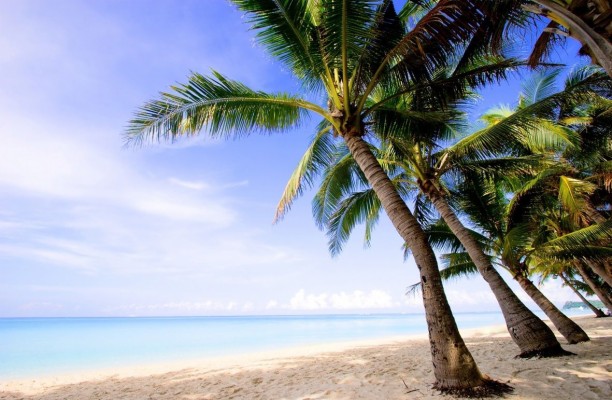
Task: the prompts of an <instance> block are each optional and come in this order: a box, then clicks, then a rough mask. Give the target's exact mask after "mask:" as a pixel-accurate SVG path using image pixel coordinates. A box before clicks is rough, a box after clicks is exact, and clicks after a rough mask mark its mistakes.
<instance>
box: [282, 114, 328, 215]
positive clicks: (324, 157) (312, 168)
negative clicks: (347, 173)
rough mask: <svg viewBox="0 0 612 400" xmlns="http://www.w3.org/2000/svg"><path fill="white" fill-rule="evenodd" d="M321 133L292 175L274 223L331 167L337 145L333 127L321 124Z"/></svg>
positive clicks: (316, 136)
mask: <svg viewBox="0 0 612 400" xmlns="http://www.w3.org/2000/svg"><path fill="white" fill-rule="evenodd" d="M319 128H320V130H319V132H318V133H317V134H316V135H315V137H314V138H313V140H312V141H311V143H310V145H309V146H308V148H307V149H306V152H305V153H304V154H303V155H302V158H301V160H300V162H299V163H298V165H297V167H296V168H295V170H294V171H293V173H292V174H291V177H290V178H289V181H288V182H287V185H286V186H285V190H284V192H283V194H282V196H281V199H280V201H279V203H278V206H277V207H276V215H275V216H274V222H277V221H279V220H280V219H282V218H283V216H284V215H285V214H286V213H287V212H288V211H289V209H290V208H291V205H292V204H293V201H294V200H295V199H296V198H297V197H298V196H300V195H301V194H302V193H303V191H304V190H305V189H307V188H310V187H312V185H313V184H314V180H315V178H316V177H317V176H319V175H320V174H322V172H323V169H324V168H326V167H327V166H329V165H330V164H331V163H332V162H333V159H334V156H335V154H336V153H335V152H336V149H337V148H336V145H335V142H334V138H333V136H332V135H330V134H329V131H330V130H331V129H332V127H330V126H329V124H328V123H327V122H323V123H321V124H319Z"/></svg>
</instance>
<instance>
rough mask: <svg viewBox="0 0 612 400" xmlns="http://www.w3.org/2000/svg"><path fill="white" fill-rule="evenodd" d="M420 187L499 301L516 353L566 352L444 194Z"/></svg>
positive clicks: (563, 353)
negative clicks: (491, 258) (511, 284)
mask: <svg viewBox="0 0 612 400" xmlns="http://www.w3.org/2000/svg"><path fill="white" fill-rule="evenodd" d="M421 186H422V188H421V189H422V191H423V192H424V193H425V195H426V196H427V197H428V198H429V199H430V200H431V202H432V203H433V205H434V207H436V210H438V212H439V213H440V215H441V216H442V219H444V221H445V222H446V224H447V225H448V227H449V228H450V230H451V231H452V232H453V233H454V234H455V236H457V238H458V239H459V241H460V242H461V244H462V245H463V247H465V250H466V251H467V252H468V254H469V255H470V258H471V259H472V261H473V262H474V264H475V265H476V268H478V271H479V272H480V274H481V275H482V277H483V278H484V280H485V281H487V283H488V284H489V287H490V288H491V290H492V291H493V294H494V295H495V298H496V299H497V303H498V304H499V306H500V308H501V311H502V313H503V314H504V319H505V320H506V327H507V328H508V332H509V333H510V336H511V337H512V340H514V343H516V344H517V345H518V347H519V349H520V350H521V354H519V357H533V356H539V357H557V356H563V355H568V352H566V351H565V350H563V349H562V348H561V345H560V344H559V341H558V340H557V338H556V337H555V334H554V333H553V331H552V330H551V329H550V328H549V327H548V325H546V324H545V323H544V322H543V321H542V320H541V319H540V318H538V317H537V316H536V315H535V314H534V313H533V312H531V310H529V309H528V308H527V307H526V306H525V305H524V304H523V303H522V302H521V300H520V299H519V298H518V297H517V296H516V294H515V293H514V292H513V291H512V289H510V287H509V286H508V284H507V283H506V281H504V279H503V278H502V277H501V275H500V274H499V272H497V270H496V269H495V268H493V266H492V265H491V262H490V261H489V259H488V258H487V256H486V255H485V254H484V252H483V251H482V249H481V247H480V245H479V244H478V242H477V241H476V240H475V239H474V237H473V236H472V235H471V234H470V232H469V231H468V230H467V229H466V228H465V227H464V226H463V224H462V223H461V221H459V218H457V216H456V215H455V212H454V211H453V210H452V209H451V207H450V206H449V204H448V202H447V201H446V199H444V197H443V196H442V195H441V194H439V193H436V192H437V189H436V188H435V187H433V185H431V184H430V186H428V185H426V184H424V183H422V184H421Z"/></svg>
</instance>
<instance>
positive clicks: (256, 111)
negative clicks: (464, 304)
mask: <svg viewBox="0 0 612 400" xmlns="http://www.w3.org/2000/svg"><path fill="white" fill-rule="evenodd" d="M233 3H234V4H236V5H237V6H238V8H239V9H240V10H241V11H243V12H244V13H245V14H246V15H247V17H248V19H249V22H250V23H251V25H252V27H253V28H254V29H255V30H256V31H257V39H258V41H259V42H260V43H261V44H262V45H263V47H264V48H266V50H268V51H269V52H270V53H271V54H272V55H273V56H274V57H275V58H276V59H278V60H280V61H281V62H282V63H284V64H285V65H286V67H287V68H288V69H289V70H290V71H291V72H292V73H293V74H294V75H295V76H296V77H297V78H298V79H300V80H301V81H302V82H303V87H304V89H305V90H307V91H309V93H310V94H324V98H323V101H322V104H320V103H316V102H312V101H309V100H307V98H306V97H305V96H300V95H288V94H279V93H277V94H269V93H264V92H261V91H256V90H253V89H250V88H248V87H247V86H245V85H243V84H241V83H239V82H236V81H233V80H230V79H229V78H227V77H225V76H223V75H221V74H219V73H217V72H213V74H212V76H209V77H207V76H203V75H201V74H197V73H194V74H193V75H192V76H191V77H190V78H189V80H188V82H187V83H186V84H182V85H179V86H175V87H173V88H172V91H171V92H168V93H162V94H161V95H160V98H159V99H157V100H153V101H150V102H148V103H147V104H145V105H144V106H143V107H141V109H140V110H139V111H138V112H137V114H136V116H135V117H134V119H133V120H132V121H131V122H130V127H129V128H128V131H127V138H128V141H130V142H131V143H140V142H142V141H144V140H162V139H164V140H172V139H173V138H175V137H177V136H179V135H192V134H197V133H199V132H200V131H202V130H206V131H207V132H208V134H209V135H210V136H213V137H219V136H232V135H240V134H248V133H251V132H255V131H260V132H277V131H281V130H286V129H288V128H290V127H295V126H297V125H298V124H299V123H300V122H301V121H302V120H303V118H304V117H305V115H306V114H307V113H309V112H311V113H315V114H318V115H319V116H320V117H321V118H323V119H324V120H325V121H326V123H327V124H329V125H330V126H331V127H332V129H331V130H328V131H326V132H327V134H330V135H335V136H337V137H338V138H339V139H341V140H342V141H343V142H344V143H345V144H346V146H347V148H348V149H349V151H350V152H351V154H352V156H353V158H354V159H355V160H356V162H357V164H358V165H359V168H360V169H361V170H362V171H363V173H364V175H365V176H366V178H367V180H368V182H369V183H370V185H371V186H372V187H373V188H374V190H375V192H376V194H377V196H378V198H379V199H380V201H381V204H382V207H383V209H384V210H385V212H386V213H387V215H388V216H389V218H390V219H391V221H392V223H393V225H394V227H395V228H396V230H397V231H398V233H399V234H400V236H401V237H402V238H403V239H404V241H405V242H406V243H407V244H408V246H409V247H410V248H411V249H412V251H413V254H414V258H415V261H416V264H417V266H418V268H419V272H420V275H421V282H422V287H423V301H424V305H425V312H426V319H427V323H428V326H429V334H430V344H431V350H432V358H433V364H434V375H435V377H436V387H438V388H439V389H441V390H445V391H462V390H464V391H467V392H475V391H478V390H483V391H484V392H486V391H487V390H493V391H504V390H508V386H507V385H504V384H498V383H495V382H494V381H492V380H490V379H489V378H487V377H485V376H484V375H483V374H481V373H480V371H479V370H478V367H477V366H476V363H475V362H474V360H473V358H472V356H471V354H470V353H469V351H468V350H467V347H466V346H465V343H464V342H463V340H462V339H461V337H460V335H459V332H458V330H457V326H456V324H455V321H454V319H453V317H452V314H451V311H450V307H449V306H448V302H447V300H446V297H445V295H444V291H443V288H442V283H441V280H440V276H439V271H438V268H437V262H436V258H435V255H434V253H433V251H432V250H431V247H430V246H429V245H428V243H427V237H426V235H425V234H424V232H423V230H422V229H421V227H420V226H419V224H418V221H417V220H416V219H415V218H414V215H413V214H412V213H411V212H410V210H409V209H408V207H407V206H406V204H405V203H404V201H403V200H402V198H401V196H400V195H399V194H398V192H397V190H396V189H395V187H394V185H393V183H392V182H391V180H390V179H389V177H388V176H387V174H386V173H385V171H384V169H383V168H382V167H381V166H380V164H379V163H378V160H377V159H376V157H375V156H374V155H373V153H372V151H371V150H370V146H369V144H368V143H367V142H366V140H365V138H366V134H368V133H369V130H368V121H369V120H371V118H372V117H371V114H372V111H373V108H374V107H376V104H371V102H370V99H371V98H372V94H373V93H374V92H375V91H377V90H381V88H386V87H394V88H397V90H400V91H402V90H408V88H410V87H414V86H415V85H424V86H427V84H428V82H430V81H431V72H432V71H434V70H435V69H436V68H438V67H440V66H443V65H445V64H446V63H447V61H448V57H449V55H451V54H452V53H453V51H455V49H456V48H457V47H461V46H464V45H466V44H467V43H468V42H469V40H470V39H472V38H474V37H475V33H479V35H478V43H477V46H475V47H474V48H473V49H471V52H473V53H474V54H476V53H482V52H484V51H486V50H485V47H487V48H494V47H495V45H496V44H499V42H500V38H501V25H502V24H501V20H500V19H501V17H502V16H507V15H508V14H509V13H511V12H512V10H513V9H514V8H513V7H514V6H513V5H511V4H510V3H511V2H510V1H499V2H488V1H484V0H480V1H477V0H471V1H470V0H454V1H453V0H442V1H438V2H435V5H432V6H431V8H429V9H428V10H427V11H426V12H423V13H422V17H421V18H419V19H418V20H414V19H411V18H410V16H409V15H408V16H407V20H406V22H404V21H402V19H401V18H400V15H402V16H404V17H406V15H405V14H404V13H403V12H400V13H399V15H398V13H396V11H395V8H394V5H393V2H392V1H372V0H233ZM423 3H424V4H425V3H428V2H423ZM413 6H414V5H413V4H412V3H410V2H409V4H408V6H407V7H408V8H414V7H413ZM449 86H450V87H451V88H454V89H456V90H460V88H457V87H453V86H452V85H449ZM400 94H401V93H400V92H398V93H396V95H400ZM389 100H390V99H382V100H380V101H379V103H380V104H384V103H385V102H387V101H389ZM443 100H444V98H443V96H440V99H439V101H443Z"/></svg>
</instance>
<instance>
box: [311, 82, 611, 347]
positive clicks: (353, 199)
mask: <svg viewBox="0 0 612 400" xmlns="http://www.w3.org/2000/svg"><path fill="white" fill-rule="evenodd" d="M555 76H556V75H555V74H549V75H548V76H546V79H540V80H537V82H535V83H534V84H533V85H532V86H535V87H537V88H539V92H540V93H538V91H536V92H534V91H533V90H531V91H526V96H525V97H528V98H530V99H529V100H528V99H526V98H524V99H523V100H522V107H521V111H520V113H517V114H516V115H510V116H508V118H507V121H506V120H505V121H504V122H503V123H500V124H496V125H495V126H493V127H489V128H486V129H483V130H482V131H478V132H475V133H474V134H472V135H469V136H468V137H466V138H464V139H462V140H460V141H458V142H457V143H455V144H453V145H451V146H450V147H446V148H440V147H439V144H438V143H440V142H443V141H444V140H446V139H447V138H446V136H447V135H445V134H443V133H439V134H436V127H435V126H433V125H431V124H430V125H431V126H430V127H429V128H428V129H427V130H426V131H427V132H428V135H427V136H422V135H421V136H419V135H418V133H419V132H420V131H422V129H419V130H417V132H416V135H413V136H411V135H410V131H411V129H410V128H411V126H410V125H409V124H408V123H402V119H403V116H404V115H406V114H409V113H410V112H415V111H416V110H412V109H410V107H411V106H412V103H416V104H423V103H424V100H423V98H422V97H418V98H417V97H415V96H414V95H412V96H411V97H410V99H396V100H397V101H396V102H394V103H390V104H386V105H385V106H381V107H379V109H378V110H377V112H376V116H377V119H376V121H377V122H376V123H375V126H376V127H378V128H379V129H383V128H386V129H385V130H386V131H392V130H391V129H390V127H393V128H395V129H398V127H399V128H400V129H402V134H401V135H397V137H394V136H393V135H392V134H389V133H386V136H385V139H386V143H384V147H385V149H384V151H382V152H379V153H381V154H380V155H379V157H381V160H382V162H381V163H382V164H383V165H386V166H389V167H394V168H395V169H396V170H397V169H399V170H400V171H399V172H397V173H396V175H395V178H396V179H395V182H396V185H397V186H401V187H405V186H406V185H412V186H413V187H415V188H418V190H419V191H420V192H421V193H422V194H423V195H424V197H425V198H426V199H427V200H428V201H429V202H431V204H432V205H433V207H434V208H435V210H436V211H437V212H438V213H440V215H441V216H442V218H443V219H444V221H445V222H446V223H447V224H448V226H449V227H450V229H451V230H452V233H453V234H454V235H455V236H456V237H457V238H458V240H459V241H460V242H461V244H462V246H463V248H464V249H466V250H467V253H468V254H469V257H470V258H471V260H472V262H473V263H474V265H475V266H476V270H477V271H478V272H479V273H480V274H481V275H482V276H483V277H484V279H485V280H486V281H487V283H488V284H489V286H490V287H491V289H492V291H493V293H494V294H495V296H496V298H497V300H498V303H499V305H500V307H501V310H502V312H503V314H504V317H505V319H506V324H507V327H508V331H509V332H510V333H511V336H512V338H513V339H514V341H515V342H516V343H517V345H518V346H519V348H520V349H521V355H522V356H526V357H529V356H533V355H535V354H537V355H546V356H554V355H564V354H566V353H565V352H564V351H563V350H562V349H561V347H560V346H559V343H558V342H557V340H556V338H555V336H554V334H553V333H552V331H551V330H550V328H548V326H547V325H546V324H544V323H543V322H542V321H541V320H540V319H539V318H538V317H537V316H535V315H534V314H533V312H531V311H530V310H529V309H528V308H527V307H526V306H525V305H524V304H523V303H522V302H521V301H520V300H519V298H518V297H517V296H516V295H515V294H514V293H513V292H512V290H511V289H510V287H509V286H508V285H507V284H506V282H505V281H504V280H503V279H502V278H501V276H500V275H499V273H498V272H497V271H496V270H495V268H493V266H492V264H491V261H490V259H489V257H487V255H486V254H485V253H484V251H483V249H482V246H481V244H480V243H478V241H477V240H476V239H475V238H474V237H473V235H472V234H471V232H470V230H469V229H467V228H466V227H465V226H464V225H463V223H462V222H461V221H460V219H459V218H458V216H457V214H456V212H455V211H454V210H453V208H452V207H451V204H450V201H449V200H452V198H449V195H450V192H449V189H448V187H447V186H453V184H452V182H451V183H450V185H448V184H445V180H444V177H445V176H446V175H452V174H455V176H454V178H455V180H457V176H456V174H462V175H464V176H465V174H466V173H469V172H470V171H471V170H474V169H475V168H477V169H481V170H482V169H491V168H495V169H500V168H502V167H505V168H506V169H507V168H508V167H510V166H514V167H515V168H516V167H517V166H520V165H521V163H522V165H523V167H522V168H525V165H526V164H525V163H526V162H530V163H531V165H533V160H527V161H525V160H518V159H511V158H509V157H506V158H502V159H499V158H498V159H495V160H491V159H488V160H484V161H481V160H476V161H473V160H469V157H472V159H473V158H474V157H477V158H478V157H480V158H482V156H483V154H486V153H491V149H494V150H502V151H504V148H506V150H505V151H511V150H513V149H508V147H509V145H511V147H513V148H515V147H518V148H521V147H532V148H535V147H542V146H545V145H551V144H557V145H559V144H563V143H567V142H568V140H570V136H571V131H570V132H568V130H567V129H564V128H563V127H558V126H555V125H554V124H552V123H550V122H548V121H547V120H545V119H544V118H543V117H542V115H547V114H550V113H551V112H552V111H551V110H552V109H556V108H558V107H559V104H560V103H561V102H564V101H568V99H570V98H572V97H576V96H577V97H580V98H586V97H588V95H587V94H585V92H587V93H588V91H589V90H592V88H593V87H594V86H595V85H596V83H597V82H598V80H601V79H604V77H602V76H599V75H597V74H595V76H591V75H587V76H586V77H585V79H583V80H578V81H576V82H573V84H572V85H568V86H567V87H566V88H565V90H563V91H562V92H560V93H557V92H551V91H550V90H546V86H547V84H548V85H550V82H552V81H553V80H554V77H555ZM542 81H544V82H542ZM411 102H412V103H411ZM391 106H394V107H395V108H394V107H391ZM413 124H414V122H413ZM442 127H445V125H442ZM534 127H537V128H538V129H534ZM443 130H444V129H443ZM534 131H535V132H534ZM407 132H408V133H407ZM436 138H438V139H440V138H441V139H442V140H438V141H436ZM513 138H514V139H513ZM513 140H514V142H516V143H515V144H514V145H512V142H513ZM502 141H503V142H505V143H502ZM344 157H345V159H344V160H343V161H341V162H337V163H335V162H334V163H332V164H331V168H329V169H328V170H327V173H326V175H327V178H326V179H324V181H323V185H322V186H321V189H320V190H319V192H318V195H317V197H316V198H315V201H316V202H315V210H316V216H317V218H318V220H319V224H320V225H321V226H325V227H327V229H328V233H329V235H330V238H331V241H330V245H331V249H332V251H333V252H337V251H338V250H339V249H340V248H341V244H342V242H343V241H345V240H346V239H347V238H348V236H349V234H350V231H351V230H352V228H353V225H354V224H355V223H357V222H359V221H365V222H366V233H367V234H368V235H370V232H371V227H372V225H373V222H374V221H375V220H376V217H375V214H376V212H377V211H379V209H380V208H379V206H378V205H377V203H376V200H375V199H374V198H373V197H372V195H373V193H372V192H371V191H369V190H368V189H367V188H366V189H365V190H363V191H359V190H358V189H357V188H356V187H355V184H359V183H361V184H363V183H366V182H363V179H361V180H360V179H359V178H358V174H359V171H358V169H356V168H352V169H347V166H348V163H347V161H350V160H349V159H348V157H350V155H349V154H345V155H344ZM351 171H352V172H353V173H356V174H357V175H356V176H355V178H353V179H338V178H337V177H335V176H334V175H339V176H341V177H342V176H346V173H347V172H351ZM334 185H336V186H337V187H336V188H334V187H333V186H334ZM351 186H352V187H351ZM403 190H404V191H405V192H407V191H408V190H409V189H408V188H405V189H403ZM451 197H452V196H451ZM471 200H472V202H473V203H474V204H476V205H477V204H480V203H481V201H480V199H478V198H473V199H471ZM326 209H327V210H326ZM481 211H483V210H481ZM483 212H484V214H483V215H487V213H486V210H484V211H483ZM523 283H524V285H523V286H525V287H527V288H528V289H529V291H530V293H531V294H532V295H534V296H537V297H539V298H542V297H543V295H542V294H541V293H540V292H539V291H538V290H537V288H535V286H533V285H529V283H530V282H529V281H528V280H524V281H523ZM534 289H535V290H534ZM526 290H527V289H526ZM546 300H547V299H546ZM543 301H544V299H542V301H540V304H542V302H543ZM551 305H552V303H550V302H548V304H546V306H547V307H548V308H551V307H550V306H551ZM553 307H554V306H553ZM555 310H556V308H555ZM556 311H558V310H556ZM557 314H561V313H560V311H558V312H557ZM556 317H557V318H555V319H556V320H558V321H560V322H563V324H564V325H565V326H567V328H565V327H564V328H561V330H562V331H563V333H564V334H565V335H566V337H567V339H568V341H569V342H570V343H577V342H580V341H585V340H588V336H587V335H586V333H585V332H584V331H583V330H582V329H580V327H578V326H577V325H576V324H575V323H573V322H572V321H571V320H569V319H567V318H565V320H564V318H563V317H564V316H563V315H562V314H561V315H556ZM559 325H561V323H560V324H559Z"/></svg>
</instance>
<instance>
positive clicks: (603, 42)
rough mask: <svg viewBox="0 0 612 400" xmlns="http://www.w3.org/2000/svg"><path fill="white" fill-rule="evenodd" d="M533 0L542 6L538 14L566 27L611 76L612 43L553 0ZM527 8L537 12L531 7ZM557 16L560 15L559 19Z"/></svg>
mask: <svg viewBox="0 0 612 400" xmlns="http://www.w3.org/2000/svg"><path fill="white" fill-rule="evenodd" d="M534 2H535V3H538V4H539V5H541V6H542V7H543V8H544V10H543V11H542V12H540V14H542V15H544V16H545V17H547V18H551V19H553V20H554V21H555V22H558V23H560V24H561V25H564V26H565V27H567V28H568V30H569V34H570V36H571V37H573V38H574V39H576V40H578V41H579V42H580V43H582V44H583V45H584V46H586V47H587V48H588V50H589V52H590V55H591V57H592V58H593V62H594V63H596V64H599V65H600V66H601V67H603V69H605V70H606V72H607V73H608V75H609V76H611V77H612V43H610V42H609V41H608V40H607V39H606V38H605V37H603V36H602V35H600V34H599V33H597V32H595V30H593V29H592V28H591V27H590V26H588V25H587V24H586V23H585V22H584V21H583V20H582V19H580V18H579V17H578V16H577V15H575V14H574V13H573V12H571V11H570V10H568V9H567V8H565V7H563V6H560V5H559V4H557V3H555V2H554V1H551V0H534ZM528 9H529V10H530V11H534V12H536V13H537V11H535V10H533V9H532V8H528ZM555 14H556V15H555ZM558 17H560V20H559V18H558Z"/></svg>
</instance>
